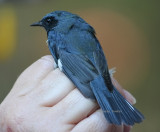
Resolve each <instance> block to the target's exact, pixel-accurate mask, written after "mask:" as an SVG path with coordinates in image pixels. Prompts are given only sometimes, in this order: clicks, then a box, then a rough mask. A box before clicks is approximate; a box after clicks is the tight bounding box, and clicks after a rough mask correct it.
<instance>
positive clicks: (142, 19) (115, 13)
mask: <svg viewBox="0 0 160 132" xmlns="http://www.w3.org/2000/svg"><path fill="white" fill-rule="evenodd" d="M159 7H160V1H156V0H152V1H151V0H141V1H139V0H134V1H129V0H112V1H111V0H110V1H109V0H99V1H97V0H88V1H87V0H6V1H5V0H1V2H0V102H1V101H2V100H3V99H4V98H5V96H6V95H7V93H8V92H9V91H10V89H11V88H12V86H13V84H14V82H15V81H16V79H17V77H18V76H19V75H20V74H21V72H22V71H23V70H24V69H25V68H27V67H28V66H29V65H30V64H32V63H33V62H34V61H36V60H37V59H39V58H40V57H42V56H44V55H46V54H50V53H49V51H48V48H47V46H46V40H47V36H46V33H45V31H44V30H43V29H41V28H31V27H30V26H29V25H30V24H32V23H33V22H36V21H38V20H40V19H41V18H42V17H43V16H44V15H45V14H47V13H49V12H51V11H55V10H67V11H70V12H73V13H76V14H79V15H80V16H81V17H82V18H84V19H85V20H86V21H87V22H88V23H90V24H91V25H92V26H93V27H94V28H95V30H96V32H97V37H98V38H99V40H100V42H101V45H102V47H103V49H104V51H105V54H106V57H107V60H108V64H109V67H110V68H112V67H116V68H117V72H116V74H115V77H116V79H117V80H118V81H119V82H120V84H121V85H122V86H123V87H124V88H125V89H127V90H129V91H130V92H131V93H132V94H133V95H134V96H135V97H136V99H137V104H136V107H137V108H138V109H140V110H141V112H142V113H143V114H144V115H145V117H146V119H145V120H144V122H143V123H142V124H137V125H135V126H134V127H133V130H132V131H133V132H151V131H153V132H158V131H160V128H159V127H158V125H159V122H160V114H159V111H160V103H159V100H160V96H159V93H160V89H159V84H158V83H159V78H160V75H159V73H160V68H159V67H160V61H159V60H158V58H159V49H160V44H159V42H160V36H159V35H160V33H159V31H160V26H159V25H160V8H159Z"/></svg>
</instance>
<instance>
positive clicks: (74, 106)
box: [52, 88, 98, 124]
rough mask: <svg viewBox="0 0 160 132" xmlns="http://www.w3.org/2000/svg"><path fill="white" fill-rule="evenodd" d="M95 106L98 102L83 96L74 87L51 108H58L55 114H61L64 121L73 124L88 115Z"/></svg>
mask: <svg viewBox="0 0 160 132" xmlns="http://www.w3.org/2000/svg"><path fill="white" fill-rule="evenodd" d="M97 108H98V104H97V103H96V101H95V100H91V99H88V98H85V97H84V96H83V95H82V94H81V93H80V92H79V90H78V89H77V88H76V89H74V90H73V91H72V92H70V93H69V94H68V95H67V96H66V97H65V98H64V99H63V100H62V101H61V102H59V103H58V104H56V105H55V106H54V107H53V109H52V110H53V111H54V110H56V111H57V110H58V113H57V114H59V117H60V116H62V115H63V119H62V120H63V121H64V122H67V123H71V124H73V123H74V124H75V123H78V122H79V121H81V120H82V119H84V118H86V117H87V116H89V115H90V114H91V113H92V112H93V111H95V110H96V109H97ZM53 111H52V112H53Z"/></svg>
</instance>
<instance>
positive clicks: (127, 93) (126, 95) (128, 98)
mask: <svg viewBox="0 0 160 132" xmlns="http://www.w3.org/2000/svg"><path fill="white" fill-rule="evenodd" d="M123 90H124V94H125V97H126V99H127V100H128V101H129V102H130V103H131V104H135V103H136V99H135V97H133V95H132V94H131V93H129V92H128V91H127V90H125V89H123Z"/></svg>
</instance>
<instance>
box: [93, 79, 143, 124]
mask: <svg viewBox="0 0 160 132" xmlns="http://www.w3.org/2000/svg"><path fill="white" fill-rule="evenodd" d="M90 85H91V88H92V91H93V93H94V95H95V97H96V99H97V102H98V103H99V105H100V107H101V109H102V110H103V112H104V116H105V118H106V119H107V120H108V122H109V123H112V124H116V125H121V124H122V123H123V124H126V125H133V124H134V123H140V122H141V121H142V120H143V119H144V116H143V115H142V114H141V113H140V112H139V111H138V110H137V109H136V108H134V107H133V106H132V105H131V104H130V103H129V102H128V101H127V100H126V99H125V98H124V97H123V96H122V95H121V94H120V93H119V92H118V91H117V90H116V89H115V88H114V89H113V91H112V92H110V91H109V90H108V88H107V87H106V85H105V83H104V80H103V78H102V77H101V76H98V77H97V78H95V79H94V80H93V81H91V83H90Z"/></svg>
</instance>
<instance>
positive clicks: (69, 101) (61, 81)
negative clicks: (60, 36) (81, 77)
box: [0, 55, 135, 132]
mask: <svg viewBox="0 0 160 132" xmlns="http://www.w3.org/2000/svg"><path fill="white" fill-rule="evenodd" d="M53 64H54V65H55V62H54V60H53V57H52V56H50V55H48V56H44V57H42V58H41V59H39V60H38V61H36V62H34V63H33V64H32V65H31V66H29V67H28V68H27V69H26V70H25V71H24V72H23V73H22V74H21V75H20V76H19V78H18V79H17V81H16V82H15V84H14V86H13V88H12V89H11V91H10V93H9V94H8V95H7V97H6V98H5V99H4V101H3V102H2V103H1V105H0V131H1V132H129V131H130V129H131V127H130V126H125V125H122V126H115V125H111V124H109V123H108V122H107V121H106V119H105V117H104V115H103V112H102V111H101V110H100V109H99V106H98V104H97V103H96V101H94V100H90V99H87V98H85V97H84V96H83V95H82V94H81V93H80V92H79V91H78V89H77V88H75V86H74V85H73V83H72V82H71V81H70V80H69V79H68V78H67V77H66V76H65V75H64V74H63V73H62V72H61V71H60V70H59V69H58V68H57V69H55V68H54V67H53ZM112 82H113V84H114V85H115V87H116V88H117V89H118V91H120V93H121V94H122V95H123V96H124V97H125V98H126V99H127V100H128V101H129V102H130V103H131V104H134V103H135V98H134V97H133V96H132V95H131V94H130V93H129V92H127V91H126V90H124V89H122V87H121V86H120V85H119V84H118V82H117V81H116V80H115V79H114V78H113V77H112Z"/></svg>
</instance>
